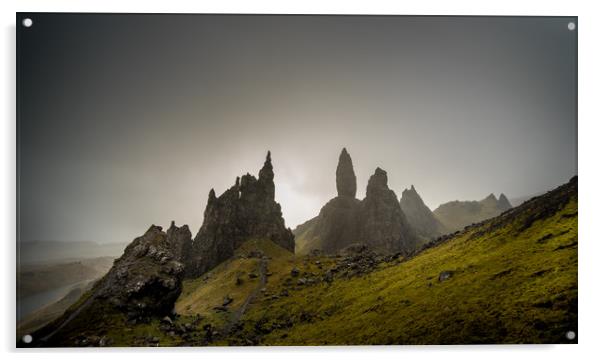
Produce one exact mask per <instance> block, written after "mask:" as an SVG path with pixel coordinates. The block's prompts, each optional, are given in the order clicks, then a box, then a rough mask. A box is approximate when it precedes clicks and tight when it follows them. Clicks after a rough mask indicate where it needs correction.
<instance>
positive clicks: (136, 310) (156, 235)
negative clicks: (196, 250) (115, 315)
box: [93, 222, 192, 318]
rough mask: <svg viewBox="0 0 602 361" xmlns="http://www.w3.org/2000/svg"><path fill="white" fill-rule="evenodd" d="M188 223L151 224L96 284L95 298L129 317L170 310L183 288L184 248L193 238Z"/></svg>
mask: <svg viewBox="0 0 602 361" xmlns="http://www.w3.org/2000/svg"><path fill="white" fill-rule="evenodd" d="M191 236H192V235H191V233H190V230H189V229H188V226H182V227H176V226H175V224H174V223H173V222H172V225H171V227H170V228H169V229H168V230H167V232H164V231H163V229H162V228H161V227H159V226H155V225H153V226H151V227H150V228H149V229H148V230H147V231H146V233H144V235H142V236H140V237H138V238H136V239H135V240H134V241H133V242H132V243H130V245H129V246H127V247H126V249H125V251H124V253H123V255H122V256H121V257H120V258H118V259H117V260H115V264H114V265H113V267H112V268H111V270H110V271H109V272H108V273H107V275H106V276H105V277H104V278H102V279H101V281H99V283H98V284H97V285H95V287H94V289H93V295H94V297H96V298H98V299H101V300H102V299H106V300H107V301H108V302H109V303H110V304H112V305H113V306H115V307H117V308H118V309H120V310H122V311H124V312H125V313H127V314H128V317H129V318H136V317H140V316H146V315H161V314H167V313H169V312H171V310H172V308H173V305H174V303H175V301H176V299H177V298H178V296H179V295H180V292H181V291H182V278H183V275H184V264H183V263H182V262H181V261H182V259H181V257H182V255H183V252H184V250H185V249H187V248H188V247H189V246H190V243H191V241H192V239H191Z"/></svg>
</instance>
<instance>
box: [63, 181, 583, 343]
mask: <svg viewBox="0 0 602 361" xmlns="http://www.w3.org/2000/svg"><path fill="white" fill-rule="evenodd" d="M567 194H569V193H567ZM575 194H576V193H575ZM571 197H572V198H570V200H569V201H568V203H562V202H559V203H558V204H556V203H554V204H552V207H546V206H545V205H547V204H548V203H546V202H541V201H540V202H539V203H532V204H531V205H527V206H525V207H522V208H521V209H523V210H522V211H521V212H517V213H516V215H512V216H506V217H505V218H504V216H502V217H498V218H496V219H494V220H492V221H488V222H485V223H484V224H482V225H480V226H478V227H474V228H471V229H469V230H467V231H465V232H463V233H460V234H459V235H457V236H456V237H454V238H452V239H450V240H448V241H446V242H444V243H441V244H439V245H437V246H435V247H433V248H430V249H427V250H425V251H423V252H421V253H419V254H418V255H416V256H415V257H414V258H411V259H408V260H401V261H399V260H392V261H390V262H382V263H379V264H378V265H376V266H375V267H374V269H373V270H372V272H370V273H367V274H364V275H363V276H356V277H352V278H347V277H339V278H335V279H334V281H333V282H332V283H327V282H324V281H322V277H323V276H324V274H325V273H326V272H327V270H329V269H330V268H332V267H333V266H334V265H335V264H336V263H337V262H339V261H341V258H336V257H327V256H309V255H306V256H301V255H293V254H291V253H290V252H288V251H286V250H284V249H282V248H281V247H279V246H277V245H275V244H274V243H272V242H270V241H267V240H251V241H248V242H246V243H245V244H244V245H243V246H241V247H240V248H239V249H238V250H237V251H236V253H235V256H234V257H233V258H231V259H230V260H228V261H226V262H224V263H222V264H220V265H219V266H218V267H216V268H215V269H213V270H212V271H211V272H209V273H208V274H206V275H204V276H203V277H200V278H198V279H194V280H187V281H185V282H184V285H183V292H182V294H181V295H180V298H179V299H178V300H177V302H176V305H175V308H176V311H177V312H178V313H179V314H180V316H179V317H178V318H177V320H175V321H176V323H179V324H184V323H186V322H193V321H192V320H194V319H195V318H196V317H199V316H200V317H201V321H200V322H198V323H196V325H197V326H196V327H197V329H196V330H195V331H193V332H191V334H192V335H190V337H188V339H187V340H184V339H182V338H181V336H178V335H169V334H168V333H166V332H164V331H161V330H160V329H159V324H160V320H159V319H152V320H150V322H149V323H142V324H136V325H131V324H128V323H127V322H126V319H125V316H124V315H123V314H121V313H119V312H118V311H116V310H114V309H112V308H111V307H110V306H108V305H107V304H106V303H102V302H96V303H95V304H94V306H93V307H92V309H90V310H88V311H87V312H85V313H83V314H82V315H81V317H78V320H77V322H74V323H73V324H72V325H69V326H67V327H66V328H65V329H63V330H62V331H61V333H62V334H61V335H59V336H60V337H58V339H60V343H61V344H64V345H69V344H73V343H74V341H75V340H76V338H77V337H81V336H88V337H92V336H103V335H106V336H107V337H109V338H111V340H112V342H113V343H112V345H114V346H138V345H144V344H145V339H148V338H149V337H157V338H158V339H159V345H161V346H170V345H173V346H178V345H191V344H192V345H204V344H205V343H204V341H203V339H202V338H203V331H202V328H203V327H204V326H206V325H209V324H210V325H211V326H212V327H214V329H217V330H219V329H220V328H221V327H223V326H224V325H225V324H226V323H227V322H228V321H229V320H230V317H231V315H232V313H233V312H234V311H235V310H236V309H238V308H239V307H240V306H241V305H242V303H243V302H244V300H245V298H246V297H247V296H248V295H249V294H251V292H253V290H255V289H256V288H257V285H258V282H259V280H258V278H250V277H249V273H251V272H255V273H258V267H259V263H260V262H261V259H262V256H265V260H266V261H267V268H268V274H269V277H267V284H266V286H265V290H263V292H261V293H260V294H258V295H257V297H256V298H255V299H254V300H253V302H252V303H250V305H249V308H248V309H247V312H246V313H245V314H244V315H243V317H242V319H241V322H240V325H239V327H238V328H235V329H234V332H233V333H232V334H230V335H225V336H224V335H221V336H218V337H217V338H215V339H214V340H213V341H212V344H213V345H245V344H263V345H359V344H470V343H566V342H576V340H574V341H568V340H566V338H565V333H566V332H567V331H569V330H572V331H577V218H578V217H577V209H578V207H577V199H576V195H574V196H571ZM567 199H568V198H567ZM542 205H543V206H542ZM556 206H558V207H556ZM529 207H531V208H529ZM550 210H551V211H550ZM534 214H535V215H538V216H537V217H535V216H533V215H534ZM533 219H537V220H535V221H534V222H532V220H533ZM527 224H528V226H525V225H527ZM257 252H261V253H260V255H259V256H258V255H257ZM253 253H254V254H255V255H253V256H252V257H251V255H252V254H253ZM295 267H296V268H298V269H299V271H300V274H299V276H298V277H293V276H292V275H291V270H292V269H293V268H295ZM443 271H452V272H453V275H452V277H451V278H449V279H447V280H444V281H439V279H438V278H439V275H440V273H441V272H443ZM301 277H304V278H313V279H315V280H318V282H317V283H316V284H314V285H310V286H304V285H297V279H298V278H301ZM237 278H240V279H241V280H242V283H238V284H237V282H236V279H237ZM226 295H229V296H230V297H232V298H233V299H234V301H233V302H232V304H230V305H229V306H228V311H227V312H222V311H216V310H215V309H214V307H215V306H220V305H221V304H222V302H223V299H224V297H225V296H226ZM85 299H86V296H84V297H82V299H80V300H79V301H78V304H81V303H83V302H85ZM73 307H76V305H75V306H72V308H73Z"/></svg>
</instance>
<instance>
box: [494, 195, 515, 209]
mask: <svg viewBox="0 0 602 361" xmlns="http://www.w3.org/2000/svg"><path fill="white" fill-rule="evenodd" d="M497 207H498V208H499V209H501V210H502V211H506V210H508V209H510V208H512V204H510V201H509V200H508V198H507V197H506V195H505V194H504V193H502V194H500V198H499V199H498V201H497Z"/></svg>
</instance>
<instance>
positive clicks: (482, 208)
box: [433, 193, 512, 232]
mask: <svg viewBox="0 0 602 361" xmlns="http://www.w3.org/2000/svg"><path fill="white" fill-rule="evenodd" d="M510 208H512V206H511V205H510V202H509V201H508V198H506V196H505V195H504V194H501V195H500V199H497V198H496V197H495V195H494V194H493V193H492V194H490V195H488V196H487V197H485V198H484V199H482V200H480V201H452V202H448V203H444V204H442V205H440V206H439V207H438V208H437V209H435V210H434V211H433V214H434V215H435V217H436V218H437V219H438V220H439V221H440V222H441V223H442V224H443V225H444V226H445V228H446V229H447V230H449V231H450V232H454V231H457V230H460V229H462V228H464V227H466V226H468V225H471V224H473V223H478V222H481V221H483V220H485V219H489V218H492V217H495V216H498V215H500V214H501V213H502V212H505V211H507V210H508V209H510Z"/></svg>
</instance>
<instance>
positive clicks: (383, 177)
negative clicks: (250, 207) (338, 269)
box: [294, 149, 416, 254]
mask: <svg viewBox="0 0 602 361" xmlns="http://www.w3.org/2000/svg"><path fill="white" fill-rule="evenodd" d="M336 175H337V178H336V184H337V192H338V196H337V197H335V198H333V199H331V200H330V201H329V202H328V203H326V205H324V206H323V207H322V209H321V210H320V213H319V214H318V216H317V217H314V218H312V219H311V220H309V221H307V222H305V223H303V224H301V225H299V226H298V227H297V228H296V229H295V231H294V233H295V236H296V249H297V252H298V253H304V254H306V253H309V252H310V251H312V250H315V249H317V250H321V251H324V252H326V253H336V252H338V251H340V250H342V249H344V248H346V247H349V246H351V245H354V244H364V245H366V246H368V247H370V248H372V249H374V250H377V251H380V252H384V253H389V252H400V251H410V250H413V249H414V247H415V244H416V243H415V239H416V236H415V234H414V233H413V232H412V231H411V226H410V225H409V224H408V222H407V220H406V218H405V216H404V214H403V212H402V210H401V207H400V206H399V202H398V201H397V196H396V195H395V193H394V192H393V191H392V190H390V189H389V187H388V186H387V173H386V172H385V171H384V170H382V169H380V168H377V169H376V171H375V173H374V175H373V176H372V177H371V178H370V181H369V182H368V187H367V188H366V198H365V199H364V200H362V201H360V200H358V199H356V198H355V194H356V180H355V174H354V173H353V165H352V162H351V157H350V156H349V153H348V152H347V150H346V149H343V151H342V152H341V155H340V156H339V164H338V166H337V173H336Z"/></svg>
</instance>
